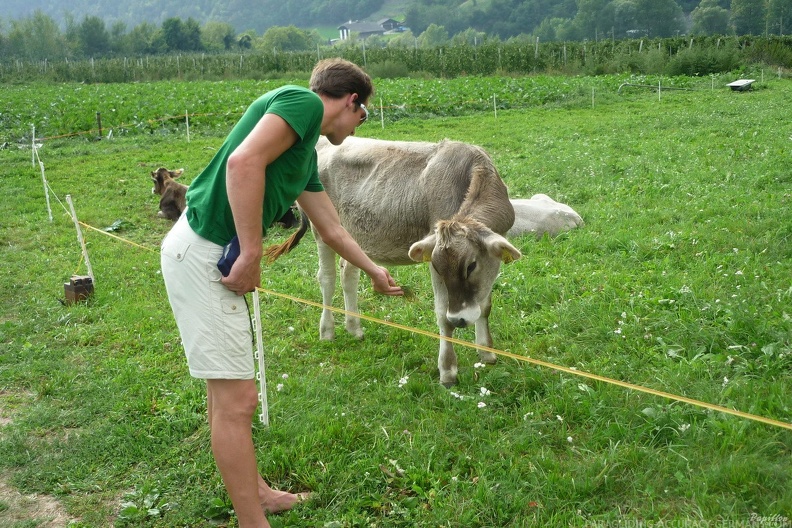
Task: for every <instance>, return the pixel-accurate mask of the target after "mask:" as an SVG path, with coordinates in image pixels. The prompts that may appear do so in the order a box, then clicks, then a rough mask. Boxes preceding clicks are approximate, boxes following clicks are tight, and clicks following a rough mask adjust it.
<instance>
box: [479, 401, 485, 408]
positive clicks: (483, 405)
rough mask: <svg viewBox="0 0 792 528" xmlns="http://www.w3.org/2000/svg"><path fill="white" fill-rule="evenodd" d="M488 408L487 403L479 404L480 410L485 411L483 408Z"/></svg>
mask: <svg viewBox="0 0 792 528" xmlns="http://www.w3.org/2000/svg"><path fill="white" fill-rule="evenodd" d="M486 406H487V404H486V403H484V402H478V408H479V409H483V408H484V407H486Z"/></svg>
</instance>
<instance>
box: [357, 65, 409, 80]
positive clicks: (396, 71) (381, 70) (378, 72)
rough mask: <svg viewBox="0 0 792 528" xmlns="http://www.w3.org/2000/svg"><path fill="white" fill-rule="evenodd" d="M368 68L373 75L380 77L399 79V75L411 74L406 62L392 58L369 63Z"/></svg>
mask: <svg viewBox="0 0 792 528" xmlns="http://www.w3.org/2000/svg"><path fill="white" fill-rule="evenodd" d="M366 70H367V71H368V73H369V75H371V76H372V77H375V78H380V79H398V78H399V77H408V76H409V75H410V70H409V69H408V68H407V65H406V64H404V63H401V62H395V61H391V60H387V61H385V62H381V63H376V64H369V66H368V68H366Z"/></svg>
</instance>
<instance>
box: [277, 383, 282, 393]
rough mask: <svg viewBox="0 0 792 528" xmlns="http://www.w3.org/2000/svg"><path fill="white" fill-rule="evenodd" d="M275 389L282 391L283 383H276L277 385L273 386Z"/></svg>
mask: <svg viewBox="0 0 792 528" xmlns="http://www.w3.org/2000/svg"><path fill="white" fill-rule="evenodd" d="M275 390H277V391H278V392H280V391H282V390H283V383H278V386H277V387H275Z"/></svg>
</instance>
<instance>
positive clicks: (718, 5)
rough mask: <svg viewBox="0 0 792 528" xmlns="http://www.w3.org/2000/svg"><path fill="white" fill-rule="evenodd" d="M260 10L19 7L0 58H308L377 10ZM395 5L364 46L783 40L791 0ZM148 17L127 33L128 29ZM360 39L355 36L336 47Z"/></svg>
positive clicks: (203, 5) (279, 5)
mask: <svg viewBox="0 0 792 528" xmlns="http://www.w3.org/2000/svg"><path fill="white" fill-rule="evenodd" d="M5 2H6V3H7V6H6V9H4V12H6V13H11V14H13V13H20V12H22V6H23V1H22V0H5ZM260 2H261V3H260V4H259V5H257V6H256V7H255V8H252V7H251V5H250V3H251V2H250V0H244V1H243V0H224V2H223V3H220V2H215V0H195V1H194V2H192V3H184V2H178V3H177V2H176V1H175V0H160V1H158V2H156V3H154V4H156V9H155V8H153V7H152V2H143V1H140V0H130V1H129V2H127V3H118V2H115V3H113V4H112V6H110V5H109V4H108V5H107V6H106V8H105V3H106V2H104V0H71V2H70V3H67V4H65V5H64V6H62V7H61V8H60V9H61V10H63V9H67V8H68V9H70V11H68V12H66V11H61V13H62V18H57V17H56V16H55V15H53V14H51V13H52V12H54V11H55V10H56V9H57V8H56V7H54V6H55V1H54V0H26V1H25V5H28V6H34V5H38V6H39V9H37V10H35V11H33V13H32V14H29V15H25V16H22V17H20V18H8V19H0V57H2V58H3V59H5V60H8V59H12V60H13V59H28V60H43V59H48V60H63V59H79V58H97V57H127V56H143V55H161V54H168V53H183V52H186V53H189V52H201V53H207V52H208V53H219V52H229V51H233V52H238V51H246V50H252V51H264V52H267V53H271V52H278V51H305V50H316V49H317V47H319V46H322V45H328V44H330V43H329V42H328V39H327V37H326V36H325V37H322V36H320V34H319V33H318V31H317V30H315V29H311V28H315V27H318V26H319V25H321V24H329V25H330V27H335V26H336V25H337V24H339V23H343V21H345V20H348V19H353V18H354V19H360V20H365V19H366V18H367V17H371V16H381V15H382V13H384V11H383V5H384V0H315V1H313V2H311V1H306V0H280V1H278V2H275V1H274V0H260ZM399 5H401V6H404V8H405V11H404V13H403V16H402V17H401V19H400V21H401V23H402V24H403V26H407V27H408V28H409V29H408V30H407V31H402V32H399V33H393V34H390V35H376V36H371V37H367V38H366V40H365V42H366V44H365V45H366V46H368V47H369V48H377V47H387V46H407V47H418V46H421V47H436V46H441V45H445V44H471V45H478V44H480V43H483V42H487V41H496V42H525V43H531V42H533V43H535V42H543V43H545V42H585V41H593V42H598V41H601V40H618V39H625V38H642V39H643V38H649V39H653V38H672V37H673V38H676V37H684V36H686V35H690V36H694V35H698V36H706V35H723V36H728V35H736V36H743V35H755V36H783V35H789V34H792V31H791V30H790V28H792V0H700V1H696V0H466V1H465V2H464V3H462V4H460V3H459V0H422V1H421V2H417V1H416V2H413V3H402V4H399ZM78 8H79V10H78ZM45 9H46V10H45ZM71 9H73V11H72V10H71ZM81 12H84V13H85V14H82V15H81V16H80V15H78V13H81ZM133 14H134V15H133ZM145 16H147V17H148V18H144V19H143V21H141V22H139V23H136V24H134V25H132V24H131V23H127V22H126V20H136V19H140V17H145ZM339 20H340V21H342V22H339ZM296 21H299V23H297V22H296ZM246 24H247V25H246ZM252 26H255V27H258V28H261V29H258V30H256V29H250V28H251V27H252ZM325 27H326V26H325ZM240 28H247V29H244V30H240ZM358 38H359V36H358V35H355V34H354V33H353V34H352V36H351V38H350V39H349V40H345V41H343V42H341V43H339V45H351V44H354V43H355V42H356V41H357V40H358Z"/></svg>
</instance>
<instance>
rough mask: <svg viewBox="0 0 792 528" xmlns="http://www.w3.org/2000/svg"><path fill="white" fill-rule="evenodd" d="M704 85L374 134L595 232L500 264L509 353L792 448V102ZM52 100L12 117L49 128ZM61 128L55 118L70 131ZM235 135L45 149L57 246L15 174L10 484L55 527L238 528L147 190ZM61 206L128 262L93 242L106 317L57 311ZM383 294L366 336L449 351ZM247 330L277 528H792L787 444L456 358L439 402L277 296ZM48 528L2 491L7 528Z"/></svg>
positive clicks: (78, 140) (419, 293)
mask: <svg viewBox="0 0 792 528" xmlns="http://www.w3.org/2000/svg"><path fill="white" fill-rule="evenodd" d="M489 82H491V83H492V85H493V86H494V87H495V86H500V85H504V84H506V83H510V82H516V81H514V80H510V79H491V80H490V81H489ZM570 82H572V81H570ZM574 82H579V79H578V80H576V81H574ZM592 82H594V83H599V82H600V81H592ZM705 82H706V86H705V87H701V86H698V85H696V86H693V87H694V88H697V89H695V90H691V91H664V92H662V95H661V96H660V97H658V94H657V91H656V90H651V89H647V88H634V89H629V90H623V91H622V93H621V94H617V93H616V88H617V87H618V85H619V84H618V83H614V84H612V85H611V86H609V87H607V89H606V87H603V88H600V89H598V93H597V97H596V98H592V94H591V92H590V91H589V90H588V89H577V91H576V92H575V94H576V95H575V97H566V98H560V99H557V100H553V101H550V102H547V103H545V104H535V105H532V106H525V107H521V108H512V109H509V108H506V109H500V110H498V112H497V115H496V114H495V113H494V112H493V111H492V108H491V107H490V108H489V109H487V107H484V108H482V109H481V110H480V111H475V109H473V110H471V111H466V112H464V113H462V115H444V112H442V111H439V110H438V111H436V112H435V113H434V115H431V114H428V113H424V114H421V115H420V116H415V117H410V116H406V117H405V118H403V119H399V120H397V121H393V122H390V121H386V122H385V126H384V127H382V126H381V124H380V122H379V120H378V119H372V120H371V122H370V123H369V124H367V125H365V126H364V127H361V128H360V129H359V131H358V134H359V135H361V136H367V137H377V138H383V139H398V140H425V141H437V140H440V139H443V138H451V139H455V140H462V141H468V142H471V143H475V144H478V145H480V146H482V147H484V148H485V149H487V151H488V152H489V153H490V154H491V155H492V157H493V159H494V160H495V163H496V165H497V166H498V168H499V170H500V172H501V175H502V177H503V178H504V180H505V181H506V183H507V185H508V187H509V189H510V191H511V194H512V196H514V197H530V196H531V195H532V194H534V193H544V194H547V195H549V196H551V197H552V198H554V199H556V200H558V201H561V202H564V203H566V204H568V205H570V206H571V207H573V208H574V209H575V210H576V211H577V212H578V213H580V214H581V216H582V217H583V219H584V220H585V222H586V225H585V226H584V227H582V228H580V229H576V230H574V231H571V232H568V233H566V234H563V235H561V236H559V237H557V238H555V239H549V238H543V239H540V240H536V239H534V238H531V237H519V238H516V239H514V240H513V242H514V244H515V245H517V247H519V248H520V249H521V251H522V252H523V257H522V258H521V259H520V260H518V261H515V262H513V263H511V264H509V265H505V266H504V267H503V268H502V270H501V276H500V278H499V280H498V281H497V283H496V285H495V289H494V292H493V295H494V307H493V312H492V315H491V317H490V322H491V326H492V330H493V337H494V340H495V343H494V346H495V348H497V349H500V350H504V351H508V352H510V353H512V354H517V355H521V356H530V357H531V358H535V359H538V360H542V361H546V362H550V363H553V364H556V365H561V366H565V367H570V368H574V369H577V370H578V371H581V372H589V373H595V374H598V375H601V376H605V377H608V378H613V379H616V380H621V381H625V382H629V383H633V384H636V385H641V386H645V387H648V388H651V389H655V390H659V391H664V392H668V393H672V394H675V395H680V396H685V397H688V398H692V399H695V400H700V401H703V402H708V403H711V404H714V405H718V406H724V407H728V408H733V409H737V410H740V411H744V412H746V413H751V414H753V415H757V416H761V417H766V418H770V419H773V420H778V421H781V422H785V423H787V424H788V423H790V422H792V408H791V406H792V240H791V238H792V169H790V166H791V163H790V162H792V120H790V119H789V113H790V104H789V102H790V101H792V82H790V81H789V80H784V79H780V80H779V79H768V80H766V81H765V82H758V83H756V84H755V89H754V90H752V91H750V92H745V93H737V92H731V91H729V90H728V88H725V86H724V85H723V83H719V84H718V85H717V86H715V87H714V89H712V87H711V86H710V84H709V81H708V80H705ZM170 84H172V83H170ZM598 86H599V84H598ZM66 88H68V87H66ZM73 88H74V89H76V90H80V89H81V90H88V89H90V90H91V91H96V92H97V93H99V96H102V93H101V92H102V90H107V93H106V94H104V96H105V97H107V98H108V99H109V98H112V97H113V96H112V93H111V92H112V90H113V89H114V88H113V87H112V86H109V85H108V86H103V85H97V86H91V87H88V88H86V87H77V86H75V87H73ZM4 89H5V88H4ZM50 89H51V88H47V87H45V86H30V87H28V90H29V91H26V92H25V93H27V94H28V95H27V97H28V98H29V100H30V101H34V102H37V104H38V107H39V108H43V107H46V105H48V104H50V101H49V100H48V96H47V95H46V94H47V93H48V92H47V90H50ZM136 89H138V90H142V91H145V90H147V89H148V88H146V87H145V86H140V87H138V88H136ZM238 89H240V90H247V92H246V93H245V94H244V95H245V96H246V97H243V98H248V99H250V100H252V98H253V97H254V96H255V95H256V85H255V84H253V83H250V84H247V85H245V84H243V85H242V87H241V88H238ZM37 90H40V91H37ZM534 90H541V87H540V86H533V87H529V88H526V91H534ZM67 91H68V90H65V91H64V93H65V92H67ZM407 92H409V90H405V93H407ZM9 93H12V92H6V94H9ZM247 96H249V97H247ZM2 97H3V96H2V95H0V98H2ZM167 97H175V96H173V95H168V96H167ZM163 99H166V98H165V97H163V98H162V99H157V100H156V101H155V100H152V102H151V104H152V105H153V106H156V107H157V108H158V109H159V106H160V105H161V104H162V100H163ZM20 101H21V99H20ZM193 102H194V101H193ZM115 104H116V105H117V107H118V111H119V112H122V111H127V112H128V111H130V109H129V108H124V106H125V105H127V104H129V103H126V102H124V101H123V100H118V99H117V100H116V101H115ZM132 104H134V105H135V108H136V109H137V110H136V111H137V112H145V105H140V104H139V103H137V102H135V103H132ZM188 104H190V101H175V102H174V104H173V106H172V107H173V109H172V110H167V111H166V110H161V112H162V113H161V114H160V115H171V114H174V115H178V114H179V113H180V112H182V113H183V112H184V108H186V106H187V105H188ZM20 105H22V103H21V102H20ZM68 108H69V105H61V106H59V107H58V108H57V113H58V116H60V117H58V116H56V115H55V114H53V116H52V119H53V120H54V119H55V118H56V117H58V118H59V119H62V120H65V121H67V122H68V119H67V118H66V117H64V116H68V114H69V112H68ZM236 110H237V109H236V108H233V109H229V113H230V112H232V111H233V112H236ZM25 112H26V110H23V109H17V112H16V113H17V116H16V118H15V119H17V120H18V122H19V123H22V124H23V125H24V124H25V123H26V117H25V115H26V114H25ZM375 117H378V116H377V115H375ZM230 120H233V118H231V119H230ZM141 122H145V121H144V120H143V119H141ZM224 124H225V122H223V125H222V126H221V125H214V124H212V123H210V122H209V120H208V119H207V120H206V122H205V123H201V121H200V120H196V123H195V124H194V125H193V127H192V129H191V132H192V134H191V137H190V141H187V137H186V134H185V133H184V132H185V130H183V128H180V127H178V126H174V127H173V128H166V127H164V126H163V127H155V128H151V129H148V128H146V127H141V129H140V130H136V131H135V133H131V132H130V133H129V134H116V135H114V136H113V137H111V138H106V137H105V139H102V140H101V141H96V140H94V139H91V138H89V137H87V136H85V135H79V136H76V137H66V138H60V139H59V138H53V139H49V140H46V141H44V144H43V147H42V148H41V149H40V150H39V156H40V159H41V162H42V163H43V164H44V166H45V168H46V176H47V179H48V181H49V185H50V187H51V189H52V193H53V194H52V195H51V201H52V208H53V220H52V221H51V222H50V221H49V219H48V217H47V209H46V202H45V197H44V191H43V184H42V180H41V172H40V168H39V166H38V165H36V166H33V163H32V161H31V151H30V148H29V147H26V146H25V142H24V141H21V140H20V141H18V142H17V141H8V142H7V143H6V145H5V148H3V149H2V150H0V163H2V166H3V171H2V173H3V174H2V178H0V190H1V191H2V195H3V197H4V199H3V200H2V202H0V217H1V218H2V219H3V220H2V222H0V241H2V246H0V258H2V260H3V263H4V264H3V266H2V267H0V279H1V280H2V283H3V289H2V291H3V296H2V297H3V302H2V304H0V480H1V481H2V482H4V483H5V484H6V485H7V486H9V487H13V488H14V489H17V490H19V491H20V492H21V493H22V494H24V495H31V494H36V496H37V497H40V498H42V497H48V498H50V499H53V500H55V501H57V503H59V504H60V505H61V507H62V509H63V511H64V512H65V516H66V518H67V519H68V523H69V524H70V525H71V526H78V527H104V526H111V525H113V526H118V527H132V526H146V527H177V526H178V527H182V526H190V527H210V526H228V527H233V526H236V521H235V518H234V517H233V515H232V512H231V507H230V502H229V501H228V498H227V495H226V494H225V491H224V489H223V486H222V482H221V480H220V477H219V475H218V473H217V471H216V469H215V466H214V462H213V460H212V456H211V453H210V448H209V432H208V428H207V425H206V423H205V418H204V413H205V395H204V387H203V384H202V382H200V381H198V380H193V379H191V378H190V377H189V375H188V373H187V368H186V364H185V361H184V359H183V355H182V350H181V347H180V340H179V336H178V333H177V330H176V326H175V323H174V321H173V319H172V314H171V312H170V308H169V306H168V303H167V299H166V296H165V292H164V287H163V284H162V279H161V276H160V273H159V255H158V252H157V250H158V246H159V242H160V240H161V239H162V237H163V236H164V234H165V233H166V232H167V230H168V229H169V227H170V222H168V221H164V220H160V219H158V218H156V211H157V203H158V197H156V196H154V195H152V194H151V192H150V189H151V182H150V177H149V172H150V171H151V170H154V169H156V168H157V167H159V166H167V167H169V168H180V167H183V168H184V169H185V177H184V178H185V180H187V181H189V180H190V179H191V178H192V177H194V176H195V175H196V174H197V173H198V172H199V171H200V170H201V169H202V167H203V166H204V164H205V163H206V162H207V161H208V160H209V159H210V157H211V156H212V154H213V152H214V149H216V148H217V147H218V146H219V145H220V143H221V141H222V136H223V134H224V132H225V131H227V127H226V126H225V125H224ZM58 133H62V131H58ZM50 135H54V133H50ZM67 194H68V195H70V196H71V197H72V199H73V201H74V204H75V208H76V210H77V214H78V216H79V219H80V221H82V222H84V223H86V224H88V225H90V226H92V227H94V228H96V229H98V230H99V231H104V230H105V229H109V230H110V231H108V232H107V233H109V234H112V235H115V236H118V237H122V238H123V239H124V240H125V241H130V242H134V243H135V244H136V245H132V244H130V243H128V242H125V241H122V240H117V239H114V238H111V237H108V236H105V235H106V234H107V233H104V232H102V233H100V232H98V231H95V230H93V229H87V228H83V233H84V236H85V239H86V242H87V247H88V251H89V257H90V262H91V265H92V267H93V271H94V275H95V278H96V283H95V287H96V290H95V293H94V295H93V296H92V297H91V298H90V299H89V301H88V302H86V303H79V304H75V305H70V306H65V305H64V304H63V303H62V299H63V297H64V289H63V283H64V282H67V281H68V279H69V277H70V276H71V275H72V274H75V273H76V274H86V267H85V263H84V262H83V260H82V257H81V251H80V246H79V243H78V241H77V236H76V233H75V228H74V224H73V222H72V221H71V219H70V217H69V216H68V214H67V213H66V210H65V208H64V207H63V206H64V205H65V203H66V202H65V197H66V195H67ZM56 197H57V198H56ZM61 202H62V203H61ZM288 234H289V233H288V232H286V231H282V230H274V231H273V232H272V233H271V234H270V236H269V239H268V241H267V242H277V241H281V240H283V239H284V238H285V237H286V236H288ZM391 272H392V273H393V275H394V276H395V277H396V279H397V281H398V282H400V283H401V284H405V285H408V286H409V287H410V288H412V289H413V290H414V292H415V293H416V299H415V300H414V301H413V302H409V301H406V300H405V299H396V298H385V297H382V296H378V295H376V294H374V293H373V292H372V291H371V288H370V286H369V284H368V282H367V281H365V280H364V281H362V282H361V290H362V291H361V305H360V308H361V311H362V312H364V313H365V314H368V315H370V316H372V317H375V318H378V319H383V320H389V321H393V322H396V323H399V324H402V325H407V326H410V327H414V328H419V329H422V330H427V331H430V332H435V331H436V326H435V322H434V315H433V310H432V295H431V285H430V280H429V272H428V270H427V269H426V267H425V265H416V266H407V267H401V268H393V269H391ZM315 273H316V256H315V248H314V246H313V243H312V240H311V238H310V236H309V237H306V239H305V240H304V241H303V243H302V244H301V245H300V246H299V247H298V248H296V249H295V251H294V252H292V253H291V254H289V255H287V256H286V257H283V258H281V259H280V260H279V261H277V262H275V263H274V264H272V265H269V266H267V267H266V269H265V271H264V273H263V277H262V281H263V283H262V287H263V288H264V289H266V290H272V291H275V292H282V293H285V294H289V295H294V296H296V297H299V298H302V299H308V300H311V301H319V300H320V299H321V297H320V294H319V289H318V285H317V283H316V281H315V277H314V276H315ZM261 304H262V328H263V333H264V347H265V351H266V361H267V380H268V385H269V403H270V409H269V411H270V421H271V424H270V426H269V427H263V426H261V425H260V424H255V426H254V428H255V429H254V436H255V441H256V443H257V448H258V453H259V467H260V470H261V472H262V474H263V475H264V476H265V478H266V479H268V480H269V481H270V482H271V483H272V484H273V485H274V486H275V487H278V488H284V489H290V490H293V491H305V490H312V491H314V492H315V494H316V496H315V499H313V500H311V501H310V502H308V503H305V504H303V505H300V506H299V507H297V508H296V509H294V510H293V511H290V512H288V513H284V514H280V515H276V516H271V517H270V522H271V523H272V525H273V526H275V527H291V526H294V527H316V528H347V527H349V528H351V527H383V528H386V527H416V526H417V527H441V526H442V527H460V528H461V527H466V528H467V527H482V528H484V527H488V528H490V527H491V528H494V527H514V528H517V527H530V526H643V525H644V524H645V525H650V524H654V525H660V524H661V522H663V523H665V525H666V526H716V525H719V524H717V523H721V524H720V525H729V526H748V525H749V524H751V523H754V525H761V526H787V527H788V526H790V525H792V521H790V519H792V430H790V429H789V428H784V427H779V426H777V425H771V424H766V423H761V422H759V421H756V420H751V419H746V418H741V417H736V416H732V415H729V414H724V413H722V412H718V411H716V410H711V409H706V408H702V407H698V406H695V405H690V404H688V403H683V402H679V401H675V400H673V399H667V398H661V397H658V396H653V395H649V394H645V393H642V392H639V391H633V390H628V389H625V388H622V387H618V386H615V385H613V384H609V383H605V382H597V381H591V380H589V379H587V378H584V377H580V376H575V375H573V374H572V373H567V372H564V373H560V372H558V371H555V370H552V369H549V368H542V367H538V366H535V365H532V364H530V363H528V362H525V361H519V360H515V359H511V358H506V357H504V358H501V359H500V361H499V363H498V364H497V365H494V366H486V367H480V366H477V365H476V363H477V361H478V359H477V356H476V354H475V352H474V351H473V350H472V349H469V348H465V347H462V346H457V347H456V348H457V352H458V355H459V364H460V383H459V385H458V386H456V387H455V388H453V389H451V390H448V389H445V388H443V387H442V386H441V385H440V384H439V383H438V375H437V366H436V362H437V349H438V342H437V341H436V340H435V339H433V338H431V337H428V336H424V335H418V334H414V333H411V332H407V331H403V330H399V329H394V328H391V327H388V326H383V325H378V324H376V323H373V322H364V326H365V329H366V336H365V338H364V339H363V340H362V341H357V340H355V339H353V338H351V337H349V336H348V335H346V334H345V333H344V332H343V328H342V326H341V321H340V316H339V317H338V318H337V319H338V320H337V324H338V328H337V337H336V340H335V341H332V342H323V341H319V339H318V323H319V310H318V309H317V308H314V307H312V306H309V305H306V304H302V303H298V302H294V301H290V300H285V299H283V298H280V297H277V296H273V295H268V294H266V293H262V294H261ZM340 305H341V300H340V294H338V299H337V306H340ZM458 337H460V338H462V339H465V340H468V341H472V340H473V333H472V330H465V331H462V332H460V333H459V334H458ZM2 489H4V488H2V487H0V490H2ZM50 519H51V514H48V513H46V512H30V511H28V512H27V513H25V512H22V513H20V511H19V508H18V506H17V505H15V504H14V503H13V502H12V501H11V500H10V499H9V498H8V497H7V496H4V495H3V494H2V492H1V491H0V525H2V526H9V527H13V528H32V527H37V526H42V527H43V526H49V525H48V524H47V522H48V521H49V520H50ZM727 522H728V523H730V524H726V523H727Z"/></svg>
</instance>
